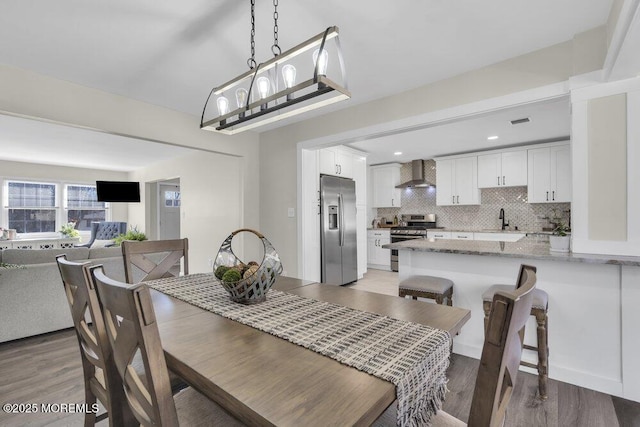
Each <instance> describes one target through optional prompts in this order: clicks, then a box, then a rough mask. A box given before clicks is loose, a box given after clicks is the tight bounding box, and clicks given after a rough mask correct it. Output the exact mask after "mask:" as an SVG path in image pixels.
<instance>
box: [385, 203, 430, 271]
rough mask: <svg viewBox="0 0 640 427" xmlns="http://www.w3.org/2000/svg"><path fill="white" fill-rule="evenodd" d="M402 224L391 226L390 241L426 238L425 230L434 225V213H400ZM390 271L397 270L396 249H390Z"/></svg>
mask: <svg viewBox="0 0 640 427" xmlns="http://www.w3.org/2000/svg"><path fill="white" fill-rule="evenodd" d="M400 223H401V224H402V225H399V226H397V227H392V228H391V232H390V235H391V243H396V242H402V241H404V240H411V239H426V237H427V230H428V229H430V228H437V227H436V214H426V215H417V214H416V215H402V217H401V222H400ZM391 271H398V250H397V249H392V250H391Z"/></svg>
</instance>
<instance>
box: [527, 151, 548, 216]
mask: <svg viewBox="0 0 640 427" xmlns="http://www.w3.org/2000/svg"><path fill="white" fill-rule="evenodd" d="M528 158H529V165H528V175H529V179H528V181H529V182H528V184H527V185H528V193H529V203H546V202H549V201H550V200H551V194H549V193H550V189H551V188H550V187H551V183H550V178H551V171H550V164H551V162H550V159H549V148H536V149H533V150H529V153H528Z"/></svg>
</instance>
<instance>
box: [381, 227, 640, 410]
mask: <svg viewBox="0 0 640 427" xmlns="http://www.w3.org/2000/svg"><path fill="white" fill-rule="evenodd" d="M383 248H387V249H397V250H398V253H399V275H400V277H399V278H400V280H402V279H404V278H406V277H408V276H412V275H421V274H424V275H432V276H440V277H445V278H447V279H451V280H453V282H454V283H455V285H454V295H453V302H454V306H458V307H462V308H467V309H470V310H471V313H472V314H471V320H470V321H469V323H467V325H466V326H465V329H464V331H463V332H462V333H461V334H460V335H459V336H457V337H456V338H455V340H454V352H456V353H459V354H463V355H466V356H470V357H474V358H476V359H479V358H480V352H481V349H482V344H483V339H484V338H483V337H484V332H483V318H484V313H483V310H482V293H483V292H484V291H485V290H486V289H487V288H488V287H489V286H491V285H493V284H515V278H516V276H517V273H518V268H519V266H520V264H530V265H534V266H536V267H537V268H538V273H537V276H538V282H537V287H538V288H540V289H543V290H545V291H546V292H547V293H548V294H549V327H548V329H549V349H550V354H549V376H550V378H554V379H557V380H560V381H564V382H568V383H571V384H576V385H579V386H582V387H587V388H591V389H593V390H598V391H602V392H605V393H609V394H613V395H617V396H622V397H626V398H634V397H637V393H638V384H640V367H638V366H637V363H636V361H637V355H638V353H639V352H640V335H638V333H637V327H636V326H637V325H638V324H640V314H638V310H637V308H638V307H640V257H628V256H615V255H597V254H577V253H554V252H550V251H549V243H548V241H547V238H546V237H544V236H527V237H524V238H522V239H520V240H518V241H516V242H500V241H477V240H472V241H464V240H463V241H461V240H448V239H443V240H434V239H415V240H409V241H404V242H398V243H391V244H387V245H384V246H383ZM535 332H536V325H535V321H534V319H533V317H532V318H531V319H530V322H529V323H528V324H527V330H526V336H525V342H526V343H528V344H535V342H536V338H535ZM523 359H524V360H527V361H530V362H532V363H535V362H536V356H535V354H534V353H533V352H529V351H525V353H523ZM524 369H525V370H526V368H524ZM530 372H533V371H530Z"/></svg>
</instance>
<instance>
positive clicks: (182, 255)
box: [122, 238, 189, 283]
mask: <svg viewBox="0 0 640 427" xmlns="http://www.w3.org/2000/svg"><path fill="white" fill-rule="evenodd" d="M122 256H123V258H124V274H125V278H126V281H127V283H134V281H135V279H136V273H137V272H139V271H142V274H143V277H142V279H141V280H139V281H140V282H144V281H147V280H154V279H161V278H163V277H172V276H178V275H179V274H180V267H179V266H178V265H177V264H178V263H179V262H180V259H183V271H184V274H189V239H187V238H184V239H174V240H145V241H141V242H140V241H124V242H122Z"/></svg>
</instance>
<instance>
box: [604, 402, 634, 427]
mask: <svg viewBox="0 0 640 427" xmlns="http://www.w3.org/2000/svg"><path fill="white" fill-rule="evenodd" d="M611 398H612V400H613V407H614V408H615V409H616V414H617V415H618V421H619V422H620V427H638V426H640V404H638V403H636V402H633V401H631V400H627V399H622V398H621V397H616V396H611Z"/></svg>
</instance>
